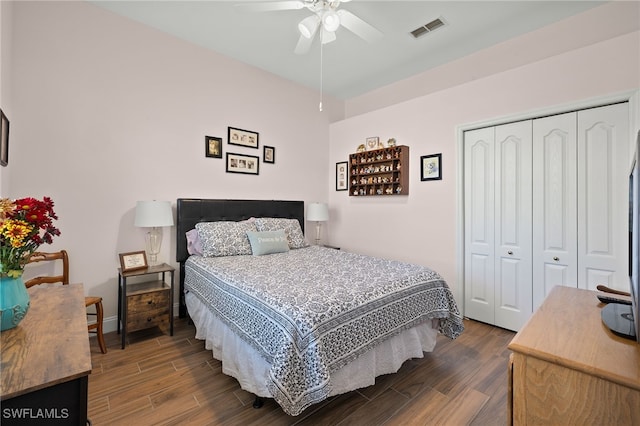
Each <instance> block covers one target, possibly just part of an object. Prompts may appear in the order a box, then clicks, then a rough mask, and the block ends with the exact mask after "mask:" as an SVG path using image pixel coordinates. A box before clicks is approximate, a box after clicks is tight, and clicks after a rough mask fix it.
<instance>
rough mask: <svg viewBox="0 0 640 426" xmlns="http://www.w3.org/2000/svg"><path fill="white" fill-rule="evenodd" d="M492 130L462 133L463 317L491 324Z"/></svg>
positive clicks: (492, 272) (493, 307)
mask: <svg viewBox="0 0 640 426" xmlns="http://www.w3.org/2000/svg"><path fill="white" fill-rule="evenodd" d="M494 158H495V149H494V128H493V127H490V128H484V129H478V130H472V131H468V132H465V136H464V187H465V194H464V203H465V208H464V211H465V218H464V221H465V230H464V233H465V235H464V243H465V259H464V280H465V282H464V289H465V291H464V299H465V305H464V310H465V315H467V316H468V317H470V318H473V319H476V320H479V321H483V322H486V323H489V324H493V322H494V310H495V304H494V300H495V295H494V279H495V273H494V267H495V260H494V251H495V237H494V223H495V214H494V205H495V204H494V187H495V184H494Z"/></svg>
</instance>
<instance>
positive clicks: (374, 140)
mask: <svg viewBox="0 0 640 426" xmlns="http://www.w3.org/2000/svg"><path fill="white" fill-rule="evenodd" d="M379 144H380V138H379V137H378V136H374V137H371V138H367V140H366V146H367V151H371V150H372V149H378V145H379Z"/></svg>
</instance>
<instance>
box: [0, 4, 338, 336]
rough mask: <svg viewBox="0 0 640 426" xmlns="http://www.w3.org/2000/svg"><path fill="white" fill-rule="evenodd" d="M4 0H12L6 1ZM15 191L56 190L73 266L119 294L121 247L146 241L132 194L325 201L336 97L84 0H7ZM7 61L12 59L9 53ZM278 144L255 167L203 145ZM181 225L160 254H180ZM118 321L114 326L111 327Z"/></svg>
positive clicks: (100, 289)
mask: <svg viewBox="0 0 640 426" xmlns="http://www.w3.org/2000/svg"><path fill="white" fill-rule="evenodd" d="M2 3H4V2H2ZM12 22H13V31H14V32H13V52H14V57H13V61H12V70H13V83H12V86H13V88H14V96H15V97H14V102H13V111H12V121H11V133H12V134H11V148H12V149H11V161H10V168H9V173H10V177H11V185H10V188H9V191H8V194H7V195H9V196H11V197H12V198H15V197H22V196H35V197H42V196H44V195H48V196H51V197H52V198H53V200H54V201H55V203H56V211H57V213H58V215H59V216H60V220H59V221H58V222H57V223H58V225H59V228H60V229H61V231H62V236H61V237H60V238H57V239H56V240H55V242H54V245H53V246H51V247H49V246H47V247H46V248H65V249H66V250H68V251H69V254H70V258H71V280H72V281H74V282H83V283H84V284H85V287H86V292H87V293H91V294H96V295H101V296H102V297H103V298H104V301H105V311H106V312H105V315H106V317H108V318H111V319H112V318H113V317H114V316H115V315H116V307H117V271H116V268H117V267H118V253H122V252H128V251H135V250H142V249H144V239H143V230H142V229H138V228H135V227H134V226H133V215H134V210H133V209H134V206H135V204H136V201H137V200H151V199H157V200H169V201H171V202H172V203H173V204H174V205H175V200H176V198H178V197H205V198H206V197H211V198H244V199H253V198H255V199H287V200H304V201H307V202H310V201H326V196H327V190H326V186H325V182H327V180H328V172H327V170H326V167H325V164H327V161H328V150H327V144H328V139H329V122H330V121H331V120H332V119H335V118H334V117H332V116H331V115H330V114H331V113H336V114H337V115H338V116H341V115H342V113H343V111H342V102H337V101H333V100H331V99H325V111H326V112H325V113H320V112H318V102H317V93H316V92H314V91H312V90H309V89H306V88H303V87H301V86H298V85H295V84H293V83H290V82H288V81H285V80H283V79H281V78H279V77H276V76H274V75H272V74H268V73H265V72H263V71H260V70H258V69H256V68H253V67H250V66H247V65H245V64H242V63H239V62H237V61H234V60H231V59H229V58H226V57H224V56H222V55H218V54H215V53H213V52H210V51H207V50H204V49H202V48H200V47H196V46H193V45H189V44H187V43H185V42H183V41H181V40H178V39H176V38H173V37H170V36H167V35H165V34H163V33H160V32H158V31H156V30H154V29H151V28H147V27H144V26H142V25H140V24H138V23H135V22H133V21H129V20H127V19H124V18H121V17H119V16H117V15H115V14H112V13H111V12H108V11H105V10H103V9H101V8H99V7H96V6H94V5H91V4H90V3H87V2H75V1H74V2H48V1H47V2H18V3H14V4H13V16H12ZM3 62H4V60H3ZM228 126H234V127H239V128H243V129H249V130H254V131H257V132H259V133H260V149H251V148H245V147H238V146H232V145H228V144H227V143H226V140H227V127H228ZM205 135H209V136H218V137H223V138H224V140H225V143H224V146H223V151H224V153H226V152H236V153H244V154H247V155H257V156H259V157H261V158H262V147H263V145H269V146H273V147H275V150H276V151H275V160H276V162H275V164H264V163H261V164H260V174H259V176H255V175H242V174H231V173H226V172H225V160H224V159H214V158H206V157H205V144H204V137H205ZM174 233H175V228H165V230H164V234H165V239H164V244H163V251H162V253H161V256H160V257H161V259H162V260H164V261H168V262H170V263H172V264H175V236H174ZM114 324H115V323H114V322H113V321H110V322H109V323H108V326H109V327H111V328H112V329H113V328H114Z"/></svg>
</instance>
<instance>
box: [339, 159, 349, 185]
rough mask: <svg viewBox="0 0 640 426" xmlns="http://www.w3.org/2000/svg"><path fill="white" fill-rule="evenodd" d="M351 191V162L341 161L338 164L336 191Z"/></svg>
mask: <svg viewBox="0 0 640 426" xmlns="http://www.w3.org/2000/svg"><path fill="white" fill-rule="evenodd" d="M348 189H349V162H348V161H340V162H338V163H336V191H347V190H348Z"/></svg>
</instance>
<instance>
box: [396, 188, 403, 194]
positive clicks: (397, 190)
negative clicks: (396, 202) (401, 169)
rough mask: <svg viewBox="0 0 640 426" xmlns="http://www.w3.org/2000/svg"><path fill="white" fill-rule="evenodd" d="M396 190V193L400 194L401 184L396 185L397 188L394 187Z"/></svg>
mask: <svg viewBox="0 0 640 426" xmlns="http://www.w3.org/2000/svg"><path fill="white" fill-rule="evenodd" d="M396 192H397V193H398V194H400V193H401V192H402V187H401V186H399V187H397V188H396Z"/></svg>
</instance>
